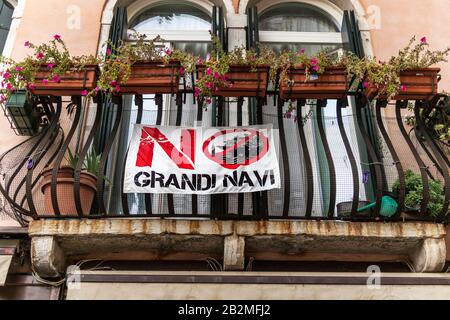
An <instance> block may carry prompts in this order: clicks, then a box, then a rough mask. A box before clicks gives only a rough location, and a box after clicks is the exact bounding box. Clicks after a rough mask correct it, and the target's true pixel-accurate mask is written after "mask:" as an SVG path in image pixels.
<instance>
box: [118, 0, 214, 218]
mask: <svg viewBox="0 0 450 320" xmlns="http://www.w3.org/2000/svg"><path fill="white" fill-rule="evenodd" d="M211 28H212V25H211V13H208V12H205V11H204V10H202V9H200V8H198V7H196V6H195V5H191V4H189V3H188V2H184V3H182V4H180V1H164V2H163V3H160V4H158V5H155V6H151V7H147V8H145V9H144V10H142V11H141V12H140V13H138V14H137V15H135V16H134V17H131V19H130V22H129V30H128V34H133V32H134V31H136V32H138V33H140V34H145V35H146V36H147V39H154V38H156V37H157V36H158V35H159V36H161V38H162V39H163V40H164V43H161V45H162V46H165V47H170V48H172V49H180V50H183V51H186V52H189V53H191V54H194V55H197V56H201V57H203V58H205V57H206V55H207V53H208V52H211V49H212V43H211V36H210V34H209V30H211ZM180 85H181V84H180ZM183 85H186V87H190V86H192V83H191V80H190V77H186V83H185V84H183ZM134 98H135V96H127V97H126V98H125V99H124V104H125V108H124V109H123V110H124V111H123V120H124V121H123V123H122V127H123V129H122V131H121V132H122V135H121V137H120V142H119V143H118V152H117V160H116V164H115V168H113V167H112V168H111V173H114V174H115V176H116V179H119V180H120V179H121V175H122V170H123V162H122V161H123V160H121V159H124V157H125V154H126V152H127V146H128V145H129V143H130V139H131V133H132V130H133V125H134V123H136V119H137V114H138V108H137V106H136V105H135V101H134V100H133V99H134ZM162 105H163V108H162V113H161V115H162V116H161V121H160V123H157V114H158V106H157V104H156V101H155V95H153V94H147V95H144V96H143V113H142V119H141V123H142V124H148V125H165V126H174V125H183V126H196V125H201V124H203V125H206V126H208V125H211V121H212V120H211V119H212V113H211V109H210V108H209V109H208V110H204V109H200V112H202V118H203V119H202V120H201V121H199V120H198V118H197V113H198V109H199V108H198V104H197V103H196V101H194V98H193V95H192V94H188V95H186V96H185V98H184V99H183V106H182V110H181V109H178V107H177V105H176V97H175V96H171V95H170V94H165V95H163V104H162ZM179 121H180V122H179ZM147 197H149V198H150V199H151V206H152V210H153V212H155V213H168V212H170V211H171V209H170V208H169V207H171V208H172V210H173V211H174V212H175V213H176V214H179V213H185V212H190V211H192V210H193V209H192V201H191V196H189V195H173V196H172V198H171V204H169V198H168V196H167V195H161V194H152V195H147ZM149 203H150V202H148V201H147V200H146V199H145V195H144V194H129V195H128V204H129V211H130V213H131V214H143V213H145V212H148V208H147V207H146V206H148V205H149ZM196 204H197V205H198V209H197V210H198V213H199V214H206V213H209V211H210V200H209V197H206V196H200V195H199V196H198V202H197V203H196ZM122 210H123V207H122V200H121V190H120V188H119V184H117V185H113V187H112V196H111V203H110V211H113V212H122Z"/></svg>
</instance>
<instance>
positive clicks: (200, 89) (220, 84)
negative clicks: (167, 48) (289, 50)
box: [195, 35, 275, 103]
mask: <svg viewBox="0 0 450 320" xmlns="http://www.w3.org/2000/svg"><path fill="white" fill-rule="evenodd" d="M212 41H213V44H214V51H213V52H212V53H211V55H209V56H208V58H207V59H206V61H203V60H201V59H199V60H198V61H197V66H196V69H197V83H196V91H195V96H196V97H201V98H205V99H206V102H207V103H209V101H210V100H211V98H212V97H213V96H219V97H265V96H266V93H267V86H268V82H269V70H270V66H272V65H273V64H274V62H275V55H274V53H273V52H271V51H269V50H263V51H262V52H261V53H260V54H257V53H256V52H255V51H254V50H244V48H242V47H240V48H235V49H234V50H232V51H231V52H226V51H223V49H222V46H221V44H220V41H219V40H218V39H217V37H215V36H213V35H212Z"/></svg>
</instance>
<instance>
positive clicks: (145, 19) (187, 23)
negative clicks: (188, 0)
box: [131, 3, 211, 32]
mask: <svg viewBox="0 0 450 320" xmlns="http://www.w3.org/2000/svg"><path fill="white" fill-rule="evenodd" d="M131 28H133V29H135V30H136V31H138V32H139V31H145V30H152V31H158V30H180V31H183V30H203V31H208V30H210V29H211V18H210V17H209V15H208V14H207V13H205V12H203V11H201V10H200V9H198V8H196V7H193V6H189V5H181V4H179V3H174V4H165V5H161V6H157V7H153V8H151V9H150V10H147V11H144V12H143V13H141V14H140V15H139V16H137V17H136V18H135V19H134V20H133V21H132V23H131Z"/></svg>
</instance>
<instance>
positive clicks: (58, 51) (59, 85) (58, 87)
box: [0, 34, 98, 100]
mask: <svg viewBox="0 0 450 320" xmlns="http://www.w3.org/2000/svg"><path fill="white" fill-rule="evenodd" d="M25 46H26V47H28V48H30V49H33V51H34V53H33V55H31V56H28V57H27V58H25V59H24V60H23V61H20V62H14V61H13V60H11V59H8V58H2V59H1V60H2V62H3V63H4V65H5V66H6V69H4V71H3V72H2V74H1V75H2V76H3V82H2V87H3V89H4V95H3V96H2V97H0V99H1V100H6V99H7V95H9V94H10V93H11V92H14V91H15V90H21V89H27V90H28V91H30V92H31V93H33V94H36V95H56V96H72V95H87V93H88V92H89V91H91V90H93V89H94V88H95V87H96V80H97V75H98V60H97V58H95V57H94V56H92V55H89V56H85V55H83V56H71V55H70V53H69V51H68V49H67V47H66V45H65V43H64V41H63V40H62V39H61V36H60V35H57V34H56V35H54V37H53V40H51V41H50V42H49V43H48V44H41V45H34V44H32V43H31V42H29V41H27V42H25ZM5 93H6V95H5Z"/></svg>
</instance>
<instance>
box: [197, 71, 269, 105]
mask: <svg viewBox="0 0 450 320" xmlns="http://www.w3.org/2000/svg"><path fill="white" fill-rule="evenodd" d="M206 69H207V67H206V66H204V65H198V66H197V79H198V80H200V79H201V78H202V77H203V76H204V75H205V73H206ZM225 76H226V78H227V81H228V82H229V83H230V86H223V87H220V88H219V90H218V91H216V92H215V93H214V95H215V96H218V97H265V96H266V93H267V85H268V82H269V67H268V66H257V67H256V69H253V68H252V67H251V66H241V65H239V66H238V65H236V66H230V70H229V72H228V73H227V74H226V75H225Z"/></svg>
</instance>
